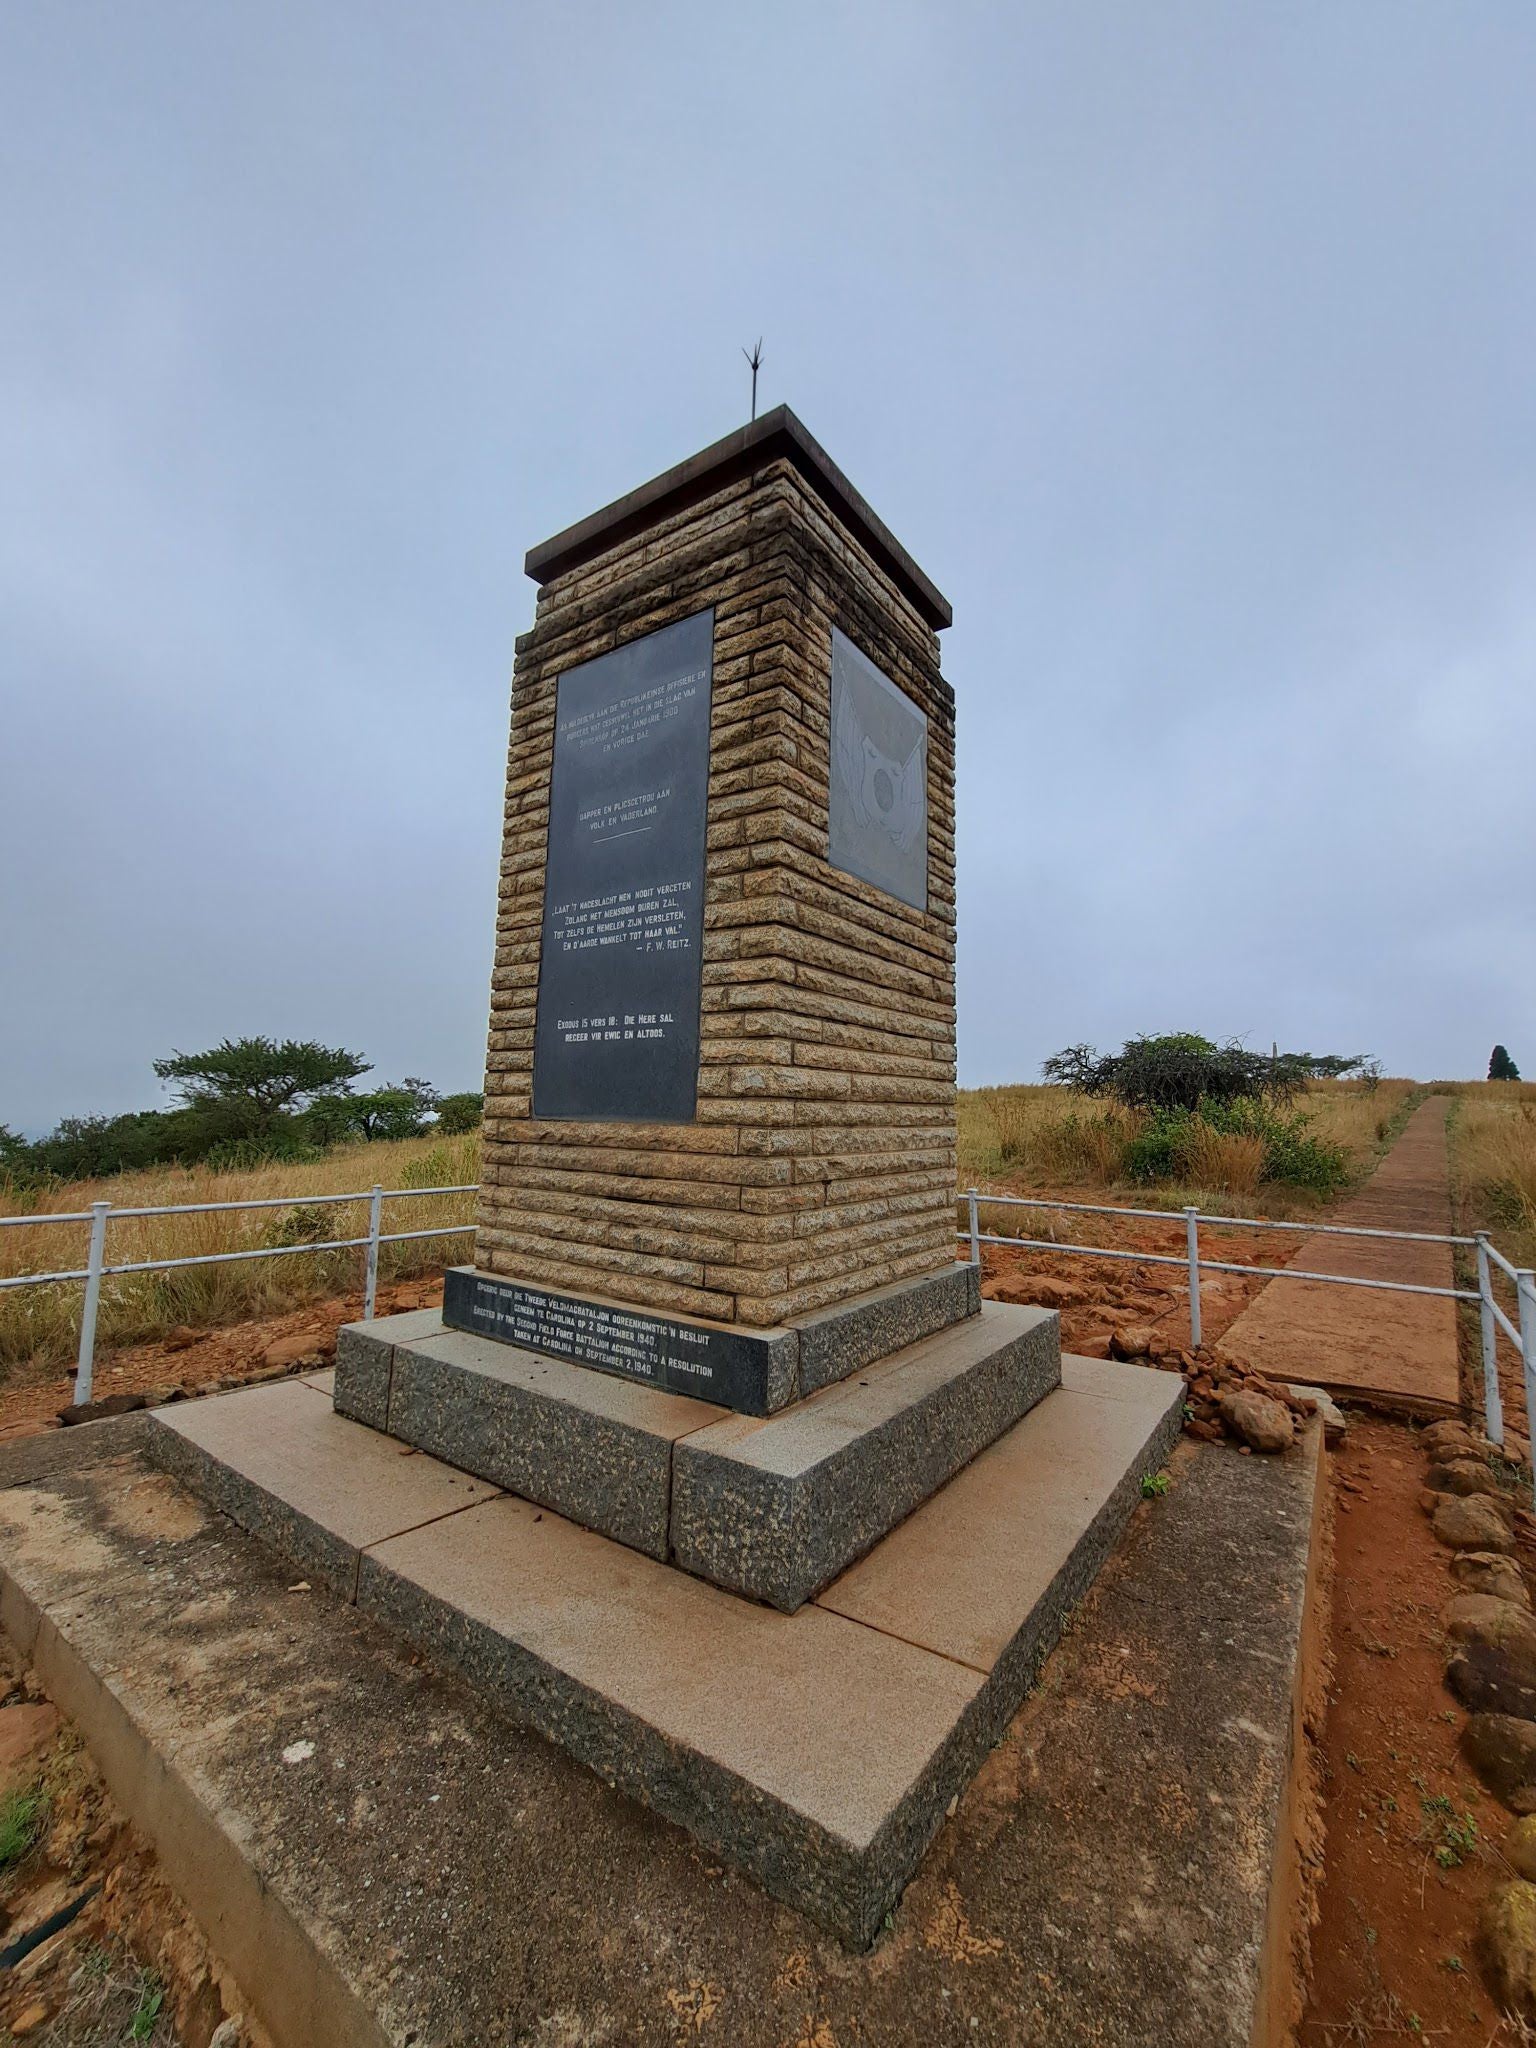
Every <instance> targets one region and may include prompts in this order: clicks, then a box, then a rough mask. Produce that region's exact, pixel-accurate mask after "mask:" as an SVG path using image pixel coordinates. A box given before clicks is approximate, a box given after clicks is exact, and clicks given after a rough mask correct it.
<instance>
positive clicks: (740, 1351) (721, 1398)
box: [443, 1266, 797, 1415]
mask: <svg viewBox="0 0 1536 2048" xmlns="http://www.w3.org/2000/svg"><path fill="white" fill-rule="evenodd" d="M443 1321H444V1322H445V1323H446V1324H447V1325H448V1327H449V1328H450V1329H452V1330H472V1331H473V1332H474V1333H475V1334H476V1335H477V1336H480V1337H495V1338H498V1339H499V1340H500V1341H501V1342H502V1343H503V1344H516V1345H517V1346H519V1348H520V1349H522V1350H524V1351H541V1352H543V1353H544V1354H545V1355H546V1356H548V1357H551V1358H568V1359H570V1360H571V1362H572V1363H573V1364H574V1365H590V1366H595V1367H596V1368H597V1370H598V1371H599V1372H611V1373H617V1374H618V1375H619V1376H620V1377H621V1378H623V1379H630V1380H640V1381H642V1382H643V1383H644V1384H645V1385H646V1386H648V1387H658V1388H660V1390H661V1391H662V1392H663V1393H667V1394H691V1395H692V1396H693V1398H694V1399H695V1400H698V1401H715V1402H718V1403H719V1405H720V1406H721V1407H722V1408H734V1409H736V1410H737V1411H738V1412H739V1413H741V1414H744V1415H766V1414H767V1413H768V1411H769V1406H770V1402H772V1403H773V1404H774V1405H777V1404H778V1403H779V1402H781V1401H783V1400H784V1399H786V1398H787V1390H788V1388H789V1386H790V1384H791V1383H792V1380H793V1374H794V1360H795V1354H796V1350H797V1339H796V1338H795V1337H794V1335H793V1334H792V1333H790V1332H788V1331H784V1330H780V1331H776V1332H774V1333H773V1334H771V1335H769V1334H765V1333H754V1332H748V1331H735V1330H719V1329H709V1328H707V1327H701V1326H700V1325H698V1324H694V1323H686V1322H683V1321H681V1320H680V1319H679V1318H677V1317H675V1316H658V1315H647V1314H646V1313H644V1311H642V1310H639V1309H627V1308H617V1307H614V1306H613V1305H612V1304H610V1303H608V1302H602V1301H585V1300H583V1299H582V1298H581V1297H580V1296H579V1295H574V1294H552V1293H550V1292H549V1290H548V1289H546V1288H543V1287H524V1286H523V1285H521V1283H520V1282H518V1281H515V1280H501V1279H498V1278H496V1277H495V1276H494V1275H493V1274H490V1273H477V1272H475V1271H474V1270H473V1268H472V1267H469V1266H450V1267H449V1269H448V1271H447V1272H446V1273H445V1274H444V1276H443ZM781 1388H782V1390H781Z"/></svg>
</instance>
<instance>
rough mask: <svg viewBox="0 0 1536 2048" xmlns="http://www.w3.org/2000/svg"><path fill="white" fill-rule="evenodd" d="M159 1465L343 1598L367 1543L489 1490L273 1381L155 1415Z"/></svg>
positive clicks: (352, 1591)
mask: <svg viewBox="0 0 1536 2048" xmlns="http://www.w3.org/2000/svg"><path fill="white" fill-rule="evenodd" d="M152 1441H153V1445H154V1452H155V1456H156V1459H157V1460H158V1461H159V1462H160V1463H161V1464H163V1465H164V1466H165V1467H166V1468H167V1470H169V1471H171V1472H174V1473H175V1474H176V1475H177V1477H178V1478H183V1479H186V1480H187V1481H188V1482H189V1483H191V1484H193V1485H195V1486H196V1488H197V1490H198V1491H199V1492H200V1493H202V1494H203V1495H204V1497H205V1498H206V1499H208V1500H210V1501H211V1502H212V1503H213V1505H214V1506H215V1507H217V1508H220V1509H222V1511H223V1512H224V1513H225V1514H226V1515H228V1516H229V1518H230V1520H231V1521H233V1522H238V1523H239V1525H240V1527H241V1528H242V1529H246V1530H249V1532H250V1533H251V1535H253V1536H260V1537H264V1538H265V1539H266V1540H267V1541H268V1542H270V1543H271V1544H272V1545H273V1546H274V1547H275V1548H276V1549H278V1550H281V1551H283V1552H285V1553H286V1554H287V1555H288V1556H290V1557H291V1558H292V1559H293V1560H294V1562H295V1563H296V1564H297V1565H299V1566H300V1567H301V1568H302V1569H303V1570H305V1571H309V1572H313V1573H315V1574H316V1575H317V1576H318V1577H320V1578H322V1579H323V1580H324V1581H325V1582H326V1584H327V1585H329V1586H334V1587H335V1588H336V1590H337V1591H338V1592H339V1593H341V1594H343V1595H344V1596H345V1597H346V1598H347V1599H349V1600H350V1599H354V1598H355V1597H356V1594H357V1572H358V1561H359V1559H360V1557H361V1555H362V1553H363V1552H364V1551H365V1550H367V1549H368V1547H369V1546H370V1545H371V1544H374V1543H378V1542H381V1541H382V1540H383V1538H384V1537H386V1536H392V1535H398V1534H399V1533H400V1532H401V1531H402V1530H405V1529H415V1528H419V1527H420V1526H421V1524H422V1523H424V1522H432V1521H436V1520H437V1519H438V1518H439V1517H441V1516H443V1515H452V1514H456V1513H457V1511H458V1510H459V1509H460V1508H465V1507H471V1506H473V1504H474V1503H475V1502H476V1501H480V1500H485V1499H487V1498H488V1497H489V1496H490V1495H491V1494H493V1493H495V1492H496V1488H495V1487H493V1486H487V1485H486V1483H485V1482H484V1480H481V1479H474V1478H471V1477H469V1476H468V1475H467V1474H466V1473H463V1472H456V1471H454V1470H453V1469H452V1468H451V1467H450V1466H447V1465H440V1464H437V1463H436V1462H434V1461H433V1460H432V1459H430V1458H403V1457H401V1455H400V1450H399V1446H398V1445H397V1444H394V1443H392V1442H391V1441H390V1439H389V1438H388V1437H384V1436H379V1435H378V1434H377V1433H376V1432H374V1431H373V1430H368V1429H363V1428H360V1427H359V1426H358V1424H357V1423H355V1422H348V1421H346V1420H345V1419H344V1418H343V1417H342V1416H339V1415H337V1414H336V1413H335V1412H334V1410H333V1409H332V1408H331V1407H330V1405H329V1403H328V1402H327V1400H326V1397H325V1391H324V1388H323V1386H322V1385H317V1384H315V1382H314V1381H312V1380H309V1379H294V1380H277V1381H273V1382H269V1383H268V1384H267V1385H266V1386H259V1387H247V1388H245V1389H244V1390H243V1391H241V1392H240V1393H238V1394H230V1395H224V1396H215V1397H214V1398H212V1399H209V1400H202V1401H178V1402H177V1403H176V1405H175V1406H174V1407H172V1408H162V1409H158V1410H156V1411H155V1420H154V1425H153V1437H152Z"/></svg>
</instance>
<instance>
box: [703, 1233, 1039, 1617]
mask: <svg viewBox="0 0 1536 2048" xmlns="http://www.w3.org/2000/svg"><path fill="white" fill-rule="evenodd" d="M957 1270H966V1271H969V1270H970V1269H969V1268H965V1269H957ZM1059 1329H1060V1322H1059V1318H1058V1317H1057V1316H1056V1314H1055V1313H1054V1312H1053V1311H1050V1310H1047V1309H1035V1308H1013V1307H1009V1306H1007V1305H1005V1304H1004V1303H1001V1302H987V1303H986V1304H985V1305H984V1306H983V1307H982V1309H981V1312H980V1314H979V1315H976V1316H973V1317H971V1318H970V1319H969V1320H968V1321H966V1322H961V1323H956V1324H954V1325H952V1326H951V1327H950V1328H948V1329H945V1330H942V1331H940V1332H939V1334H938V1335H936V1336H931V1337H927V1338H924V1339H923V1340H922V1341H921V1342H919V1343H916V1344H911V1345H908V1346H907V1347H906V1348H905V1349H904V1350H902V1351H898V1352H896V1353H894V1354H892V1355H891V1356H890V1357H888V1358H884V1359H882V1360H881V1361H880V1362H879V1364H877V1365H870V1366H866V1367H865V1368H864V1369H863V1371H862V1372H860V1373H858V1374H856V1375H855V1376H854V1377H853V1378H851V1379H845V1380H842V1381H840V1382H838V1383H837V1384H835V1385H832V1386H829V1387H827V1388H826V1389H824V1391H822V1392H821V1393H818V1394H813V1395H812V1396H811V1398H810V1399H809V1400H807V1401H802V1402H800V1403H799V1404H798V1405H797V1406H796V1407H794V1408H790V1409H786V1410H785V1411H783V1412H782V1413H781V1414H779V1415H776V1416H769V1417H764V1418H759V1417H755V1416H738V1415H733V1416H730V1417H728V1418H727V1419H725V1420H723V1421H718V1422H716V1423H714V1424H713V1425H712V1426H711V1427H710V1428H707V1429H701V1430H699V1431H697V1432H696V1433H695V1434H693V1435H690V1436H688V1437H687V1438H686V1439H684V1440H683V1441H681V1442H680V1443H679V1444H678V1445H677V1447H676V1450H675V1451H674V1453H673V1460H672V1554H673V1556H674V1558H675V1560H676V1562H677V1563H678V1564H680V1565H682V1566H683V1567H684V1569H685V1570H687V1571H691V1572H697V1573H699V1574H700V1575H701V1576H702V1577H704V1578H707V1579H710V1580H712V1581H713V1582H714V1583H715V1584H716V1585H720V1586H725V1587H728V1588H729V1589H730V1590H731V1591H733V1592H738V1593H745V1594H747V1595H749V1596H751V1597H752V1598H754V1599H759V1600H767V1601H769V1602H771V1603H772V1604H773V1605H774V1606H775V1607H779V1608H782V1609H783V1610H784V1612H785V1613H793V1612H794V1610H795V1609H796V1608H797V1607H799V1606H800V1605H801V1603H802V1602H803V1601H805V1600H807V1599H809V1598H810V1596H811V1595H812V1594H813V1593H814V1592H816V1590H817V1589H818V1588H819V1587H821V1586H824V1585H826V1584H827V1582H828V1581H829V1580H830V1579H832V1578H834V1577H835V1576H836V1575H837V1573H838V1572H839V1571H841V1570H842V1569H843V1568H844V1567H845V1566H846V1565H848V1564H849V1563H850V1562H851V1561H852V1560H853V1559H854V1558H856V1557H859V1556H862V1555H863V1553H864V1552H865V1551H867V1550H868V1549H869V1548H870V1547H871V1545H872V1544H874V1543H876V1542H878V1541H879V1539H880V1538H881V1537H882V1536H884V1535H886V1534H887V1533H888V1531H890V1530H891V1529H893V1528H894V1527H895V1526H896V1525H897V1523H898V1522H900V1521H902V1520H903V1519H904V1518H905V1517H906V1516H907V1515H909V1514H910V1513H911V1512H912V1511H913V1509H914V1508H916V1507H917V1506H918V1505H919V1503H921V1502H922V1501H924V1500H926V1499H927V1498H928V1497H929V1496H930V1495H931V1494H932V1493H934V1492H935V1491H936V1489H937V1488H939V1487H941V1486H942V1485H943V1484H944V1483H945V1482H946V1480H948V1479H950V1478H952V1477H953V1475H954V1474H955V1473H956V1472H958V1471H959V1470H960V1468H961V1467H962V1466H963V1465H965V1464H966V1463H967V1462H968V1461H969V1460H970V1459H972V1458H974V1457H975V1456H976V1454H977V1453H978V1452H979V1451H981V1450H983V1449H984V1448H985V1447H986V1446H987V1445H988V1444H989V1443H992V1442H994V1441H995V1439H996V1438H997V1437H998V1436H1000V1435H1001V1434H1002V1432H1003V1431H1004V1430H1006V1429H1008V1428H1011V1427H1012V1425H1013V1424H1014V1423H1015V1422H1017V1421H1018V1420H1019V1418H1020V1417H1021V1416H1022V1415H1025V1414H1027V1413H1028V1412H1029V1410H1030V1409H1031V1408H1033V1407H1034V1406H1035V1404H1036V1403H1037V1402H1039V1401H1041V1400H1042V1399H1043V1398H1044V1397H1045V1396H1046V1395H1047V1394H1048V1393H1050V1392H1051V1390H1052V1389H1053V1388H1054V1387H1055V1386H1057V1385H1058V1384H1059V1382H1060V1379H1061V1346H1060V1337H1059Z"/></svg>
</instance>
